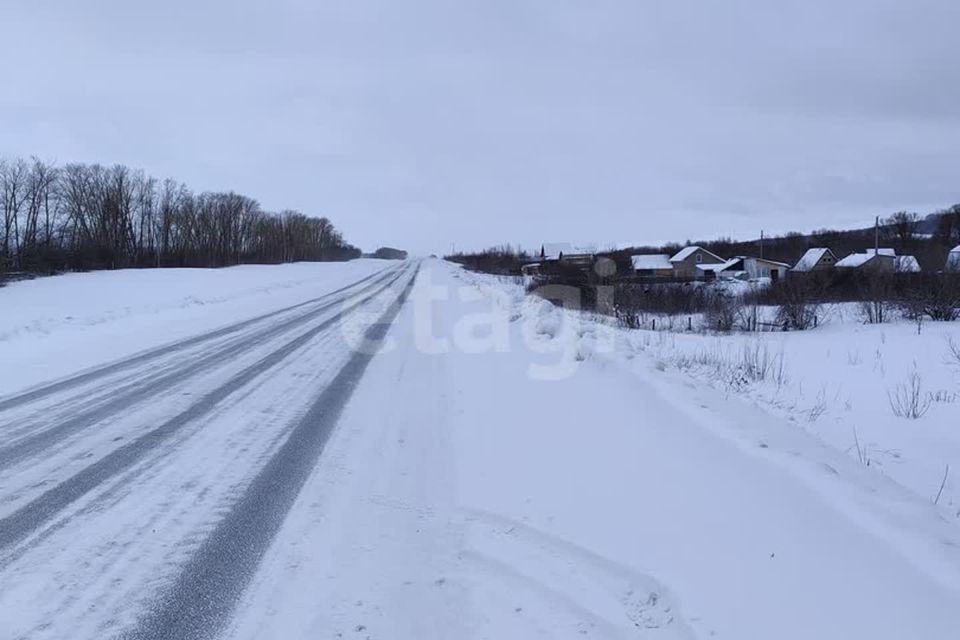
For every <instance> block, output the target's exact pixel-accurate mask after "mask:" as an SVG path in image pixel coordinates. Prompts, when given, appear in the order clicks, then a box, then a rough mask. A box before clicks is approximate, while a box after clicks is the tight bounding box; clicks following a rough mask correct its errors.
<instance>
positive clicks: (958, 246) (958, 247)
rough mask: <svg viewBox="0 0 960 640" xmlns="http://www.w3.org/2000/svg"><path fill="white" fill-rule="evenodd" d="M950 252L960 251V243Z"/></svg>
mask: <svg viewBox="0 0 960 640" xmlns="http://www.w3.org/2000/svg"><path fill="white" fill-rule="evenodd" d="M950 253H960V244H958V245H957V246H955V247H954V248H953V249H950Z"/></svg>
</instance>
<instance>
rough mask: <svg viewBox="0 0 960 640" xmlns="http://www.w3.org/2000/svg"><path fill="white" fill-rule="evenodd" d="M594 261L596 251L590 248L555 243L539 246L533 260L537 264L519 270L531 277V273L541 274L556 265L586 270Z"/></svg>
mask: <svg viewBox="0 0 960 640" xmlns="http://www.w3.org/2000/svg"><path fill="white" fill-rule="evenodd" d="M595 259H596V251H595V250H594V249H592V248H588V247H577V246H574V245H572V244H569V243H566V242H555V243H550V244H544V245H541V246H540V252H539V254H537V257H536V258H535V260H537V262H535V263H530V264H529V265H527V266H529V267H530V268H529V269H527V270H526V271H525V272H524V271H523V267H521V268H520V269H521V271H522V272H524V273H525V274H527V275H532V274H533V272H536V273H541V272H542V271H544V270H547V269H550V268H551V267H552V266H554V265H557V264H562V265H567V266H572V267H577V268H579V269H583V270H587V269H589V268H591V267H592V266H593V263H594V260H595ZM534 265H536V266H534ZM528 272H529V273H528Z"/></svg>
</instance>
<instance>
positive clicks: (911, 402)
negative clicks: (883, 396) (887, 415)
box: [887, 365, 933, 420]
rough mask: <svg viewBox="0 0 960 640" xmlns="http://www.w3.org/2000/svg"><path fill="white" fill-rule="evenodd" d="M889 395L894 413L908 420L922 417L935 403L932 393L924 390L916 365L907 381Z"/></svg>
mask: <svg viewBox="0 0 960 640" xmlns="http://www.w3.org/2000/svg"><path fill="white" fill-rule="evenodd" d="M887 395H888V396H889V398H890V408H891V409H892V410H893V415H895V416H897V417H898V418H907V419H908V420H917V419H919V418H922V417H923V415H924V414H925V413H926V412H927V411H928V410H929V409H930V405H931V404H932V403H933V400H932V398H931V397H930V395H929V394H925V393H924V392H923V380H922V378H921V377H920V372H919V371H917V367H916V365H914V367H913V370H912V371H911V372H910V374H909V375H908V376H907V381H906V382H902V383H900V384H898V385H897V388H896V389H895V390H894V391H893V393H888V394H887Z"/></svg>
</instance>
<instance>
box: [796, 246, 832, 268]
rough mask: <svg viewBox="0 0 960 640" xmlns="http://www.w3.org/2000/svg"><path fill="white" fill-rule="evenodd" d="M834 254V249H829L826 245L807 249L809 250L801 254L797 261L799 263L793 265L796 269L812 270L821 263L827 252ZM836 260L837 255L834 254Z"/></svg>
mask: <svg viewBox="0 0 960 640" xmlns="http://www.w3.org/2000/svg"><path fill="white" fill-rule="evenodd" d="M828 253H829V254H830V255H832V256H833V251H830V249H827V248H826V247H816V248H813V249H807V252H806V253H804V254H803V256H801V258H800V260H798V261H797V264H795V265H794V266H793V270H794V271H810V270H812V269H813V268H814V267H815V266H817V265H818V264H820V261H821V260H823V256H825V255H826V254H828ZM833 258H834V260H836V258H837V257H836V256H833Z"/></svg>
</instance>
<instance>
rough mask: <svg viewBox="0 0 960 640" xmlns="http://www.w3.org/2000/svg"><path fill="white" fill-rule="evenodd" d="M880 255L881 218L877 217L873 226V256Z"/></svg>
mask: <svg viewBox="0 0 960 640" xmlns="http://www.w3.org/2000/svg"><path fill="white" fill-rule="evenodd" d="M879 253H880V216H877V219H876V220H875V221H874V224H873V255H877V254H879Z"/></svg>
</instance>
